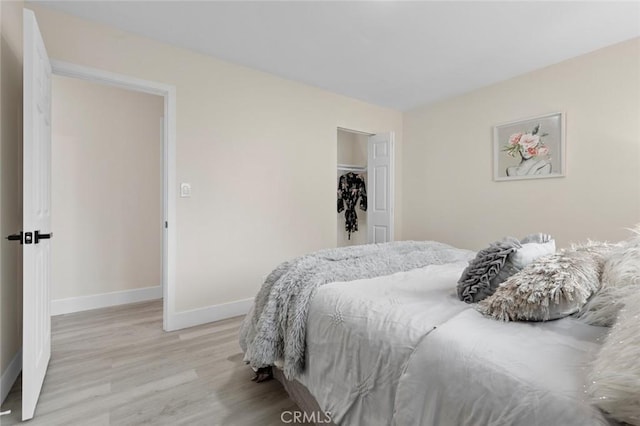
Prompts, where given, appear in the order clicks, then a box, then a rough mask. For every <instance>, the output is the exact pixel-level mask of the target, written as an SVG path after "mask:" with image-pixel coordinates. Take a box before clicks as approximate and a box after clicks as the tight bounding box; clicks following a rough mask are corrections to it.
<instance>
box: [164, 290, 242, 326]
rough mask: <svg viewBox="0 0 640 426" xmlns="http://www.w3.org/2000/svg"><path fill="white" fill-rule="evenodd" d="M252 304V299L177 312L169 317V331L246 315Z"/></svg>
mask: <svg viewBox="0 0 640 426" xmlns="http://www.w3.org/2000/svg"><path fill="white" fill-rule="evenodd" d="M252 304H253V297H251V298H249V299H242V300H237V301H235V302H229V303H222V304H220V305H213V306H207V307H206V308H199V309H193V310H190V311H184V312H177V313H176V314H175V315H173V316H172V317H171V321H170V325H169V329H170V330H171V331H173V330H180V329H182V328H187V327H193V326H195V325H200V324H206V323H208V322H214V321H220V320H223V319H227V318H233V317H237V316H240V315H246V314H247V313H248V312H249V309H251V305H252Z"/></svg>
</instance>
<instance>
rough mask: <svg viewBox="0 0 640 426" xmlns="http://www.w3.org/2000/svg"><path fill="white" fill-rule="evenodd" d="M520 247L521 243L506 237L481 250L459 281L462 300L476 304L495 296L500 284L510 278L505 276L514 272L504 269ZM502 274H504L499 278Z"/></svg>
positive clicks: (459, 292) (459, 295)
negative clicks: (510, 257)
mask: <svg viewBox="0 0 640 426" xmlns="http://www.w3.org/2000/svg"><path fill="white" fill-rule="evenodd" d="M519 247H521V245H520V241H518V240H517V239H516V238H513V237H506V238H504V239H502V240H501V241H496V242H495V243H492V244H490V245H489V247H487V248H485V249H483V250H480V251H479V252H478V254H477V255H476V257H475V259H473V260H472V261H470V262H469V266H467V267H466V268H465V270H464V271H463V272H462V276H461V277H460V280H459V281H458V297H459V298H460V300H462V301H464V302H467V303H476V302H479V301H480V300H482V299H484V298H485V297H488V296H490V295H491V294H493V292H494V291H495V290H496V288H497V287H498V285H499V284H500V282H502V281H503V280H504V279H506V278H507V277H508V275H507V276H505V275H506V274H508V273H511V272H512V271H511V270H509V271H507V270H504V271H503V268H504V265H505V263H506V262H507V258H508V256H509V255H510V254H511V253H513V252H515V251H516V250H517V249H518V248H519ZM501 272H502V274H501V275H500V276H498V275H499V274H500V273H501ZM514 272H517V271H514ZM496 278H497V279H496Z"/></svg>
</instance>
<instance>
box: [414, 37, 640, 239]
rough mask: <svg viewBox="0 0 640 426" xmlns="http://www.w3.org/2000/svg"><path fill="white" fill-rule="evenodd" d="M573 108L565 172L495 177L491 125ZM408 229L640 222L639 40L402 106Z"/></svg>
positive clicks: (492, 235)
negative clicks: (562, 175)
mask: <svg viewBox="0 0 640 426" xmlns="http://www.w3.org/2000/svg"><path fill="white" fill-rule="evenodd" d="M556 111H564V112H565V113H566V125H567V130H566V137H567V176H566V177H565V178H557V179H542V180H528V181H512V182H493V181H492V126H493V125H494V124H497V123H502V122H508V121H512V120H517V119H520V118H527V117H531V116H536V115H540V114H544V113H550V112H556ZM404 124H405V128H404V131H405V139H404V147H403V150H404V157H403V163H402V173H403V178H404V187H403V191H404V194H405V197H404V204H403V212H404V218H403V225H404V232H403V237H404V238H405V239H422V238H425V239H434V240H440V241H445V242H449V243H452V244H455V245H457V246H462V247H469V248H481V247H483V246H485V245H486V244H487V243H488V242H491V241H494V240H496V239H498V238H501V237H502V236H505V235H514V236H523V235H524V234H527V233H528V232H535V231H544V232H548V233H551V234H553V235H554V236H555V237H556V238H557V240H558V243H559V245H560V246H566V245H567V244H568V243H569V242H577V241H584V240H586V239H587V238H592V239H598V240H612V241H615V240H619V239H623V238H626V237H627V236H628V235H629V233H628V232H627V231H626V230H625V229H624V228H625V227H631V226H633V225H634V224H635V223H637V222H640V39H635V40H631V41H628V42H625V43H621V44H617V45H614V46H611V47H608V48H605V49H602V50H598V51H596V52H593V53H590V54H587V55H584V56H580V57H577V58H574V59H571V60H568V61H565V62H562V63H559V64H557V65H553V66H550V67H548V68H544V69H541V70H538V71H535V72H532V73H529V74H525V75H522V76H520V77H517V78H514V79H511V80H508V81H505V82H502V83H499V84H496V85H494V86H490V87H487V88H484V89H481V90H478V91H474V92H472V93H468V94H466V95H462V96H460V97H456V98H454V99H450V100H446V101H443V102H440V103H438V104H435V105H432V106H427V107H424V108H419V109H415V110H412V111H409V112H407V113H406V114H405V115H404Z"/></svg>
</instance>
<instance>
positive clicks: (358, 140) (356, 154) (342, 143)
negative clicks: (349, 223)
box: [337, 130, 368, 247]
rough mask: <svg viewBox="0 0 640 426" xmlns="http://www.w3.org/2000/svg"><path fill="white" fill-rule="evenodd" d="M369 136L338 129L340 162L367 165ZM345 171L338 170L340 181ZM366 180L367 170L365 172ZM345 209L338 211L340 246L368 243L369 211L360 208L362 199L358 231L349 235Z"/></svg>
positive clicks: (357, 208)
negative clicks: (346, 226) (346, 229)
mask: <svg viewBox="0 0 640 426" xmlns="http://www.w3.org/2000/svg"><path fill="white" fill-rule="evenodd" d="M367 140H368V138H367V136H366V135H362V134H359V133H353V132H346V131H344V130H338V164H348V165H353V166H364V167H366V166H367V161H368V159H367ZM344 173H345V171H342V170H338V171H337V181H338V182H339V180H340V176H342V175H343V174H344ZM363 176H364V177H365V182H366V176H367V174H366V172H365V173H363ZM344 213H345V212H344V211H342V212H341V213H338V229H337V231H338V233H337V239H338V247H345V246H354V245H358V244H366V243H367V212H365V211H362V210H360V201H358V207H356V214H357V215H358V232H355V233H352V234H351V239H349V235H348V234H347V232H346V231H345V230H344V228H345V221H346V220H345V216H344Z"/></svg>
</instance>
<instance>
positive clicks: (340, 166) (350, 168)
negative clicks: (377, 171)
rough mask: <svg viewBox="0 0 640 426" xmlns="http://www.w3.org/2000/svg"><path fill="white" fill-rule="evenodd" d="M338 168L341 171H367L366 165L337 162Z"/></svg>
mask: <svg viewBox="0 0 640 426" xmlns="http://www.w3.org/2000/svg"><path fill="white" fill-rule="evenodd" d="M338 170H341V171H345V172H360V173H362V172H366V171H367V167H366V166H354V165H351V164H338Z"/></svg>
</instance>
